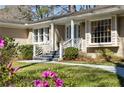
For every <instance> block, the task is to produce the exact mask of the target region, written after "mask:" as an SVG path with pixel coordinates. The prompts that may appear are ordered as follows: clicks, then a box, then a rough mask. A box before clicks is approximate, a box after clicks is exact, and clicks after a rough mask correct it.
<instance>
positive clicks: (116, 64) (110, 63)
mask: <svg viewBox="0 0 124 93" xmlns="http://www.w3.org/2000/svg"><path fill="white" fill-rule="evenodd" d="M61 62H65V63H76V64H96V65H107V66H119V67H124V62H117V63H113V62H84V61H61Z"/></svg>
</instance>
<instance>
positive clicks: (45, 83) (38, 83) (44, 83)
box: [34, 80, 49, 87]
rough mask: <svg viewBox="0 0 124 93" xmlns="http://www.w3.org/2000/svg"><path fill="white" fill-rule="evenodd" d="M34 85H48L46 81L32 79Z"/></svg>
mask: <svg viewBox="0 0 124 93" xmlns="http://www.w3.org/2000/svg"><path fill="white" fill-rule="evenodd" d="M34 86H35V87H49V83H48V81H41V80H34Z"/></svg>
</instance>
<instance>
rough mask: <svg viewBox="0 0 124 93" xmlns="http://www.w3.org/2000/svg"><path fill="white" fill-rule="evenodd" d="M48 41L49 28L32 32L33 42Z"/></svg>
mask: <svg viewBox="0 0 124 93" xmlns="http://www.w3.org/2000/svg"><path fill="white" fill-rule="evenodd" d="M46 41H49V28H48V27H46V28H41V29H35V30H34V42H46Z"/></svg>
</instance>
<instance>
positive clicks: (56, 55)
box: [33, 51, 59, 61]
mask: <svg viewBox="0 0 124 93" xmlns="http://www.w3.org/2000/svg"><path fill="white" fill-rule="evenodd" d="M58 58H59V51H50V53H46V54H43V55H39V56H36V57H34V58H33V59H34V60H48V61H57V60H58Z"/></svg>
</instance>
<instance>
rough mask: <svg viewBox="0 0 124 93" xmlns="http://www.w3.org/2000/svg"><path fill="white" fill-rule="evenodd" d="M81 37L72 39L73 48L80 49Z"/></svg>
mask: <svg viewBox="0 0 124 93" xmlns="http://www.w3.org/2000/svg"><path fill="white" fill-rule="evenodd" d="M81 41H82V40H81V38H76V39H74V47H75V48H78V49H79V50H81V47H82V46H81V45H82V43H81Z"/></svg>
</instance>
